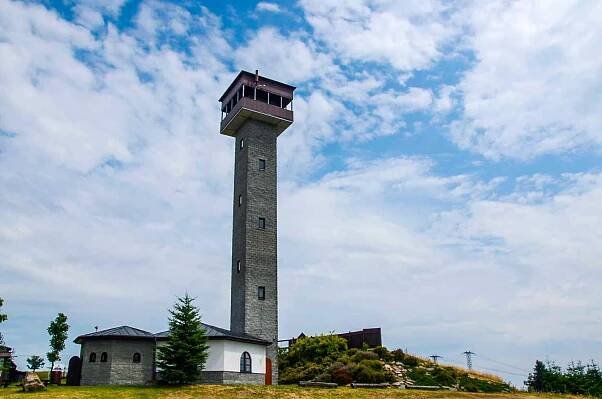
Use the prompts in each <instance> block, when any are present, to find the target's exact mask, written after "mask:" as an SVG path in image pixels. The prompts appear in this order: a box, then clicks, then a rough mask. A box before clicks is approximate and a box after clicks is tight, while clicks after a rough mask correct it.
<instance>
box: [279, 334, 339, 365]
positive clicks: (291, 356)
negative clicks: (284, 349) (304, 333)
mask: <svg viewBox="0 0 602 399" xmlns="http://www.w3.org/2000/svg"><path fill="white" fill-rule="evenodd" d="M346 351H347V341H345V340H344V339H343V338H341V337H338V336H336V335H320V336H318V337H304V338H301V339H298V340H297V341H296V342H295V343H294V344H293V345H291V346H290V348H289V349H288V353H287V355H286V357H287V360H288V362H289V364H291V365H294V364H299V363H303V362H314V363H324V362H332V361H335V360H336V359H337V358H338V357H339V356H341V355H342V354H343V353H345V352H346Z"/></svg>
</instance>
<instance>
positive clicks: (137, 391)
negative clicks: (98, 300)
mask: <svg viewBox="0 0 602 399" xmlns="http://www.w3.org/2000/svg"><path fill="white" fill-rule="evenodd" d="M0 398H6V399H33V398H36V399H41V398H48V399H50V398H52V399H159V398H161V399H272V398H274V399H276V398H279V399H313V398H316V399H339V398H340V399H377V398H379V399H380V398H391V399H397V398H399V399H439V398H452V399H453V398H459V399H460V398H464V399H478V398H486V399H558V398H562V399H577V398H583V396H570V395H551V394H548V395H544V394H528V393H517V392H513V393H499V394H491V393H489V394H484V393H469V392H448V391H437V392H430V391H414V390H404V389H393V388H390V389H352V388H347V387H341V388H336V389H319V388H300V387H298V386H293V385H288V386H282V385H281V386H270V387H268V386H249V385H242V386H232V385H230V386H224V385H195V386H189V387H180V388H169V387H112V386H105V387H64V386H63V387H50V388H49V389H48V390H47V391H45V392H37V393H31V394H25V393H23V392H21V389H20V388H16V387H11V388H6V389H2V388H0Z"/></svg>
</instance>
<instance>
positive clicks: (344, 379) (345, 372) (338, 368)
mask: <svg viewBox="0 0 602 399" xmlns="http://www.w3.org/2000/svg"><path fill="white" fill-rule="evenodd" d="M330 378H331V381H332V382H336V383H337V384H339V385H347V384H351V383H352V382H353V377H352V376H351V373H350V371H349V367H348V366H346V365H344V364H341V363H337V364H336V365H335V366H333V367H331V369H330Z"/></svg>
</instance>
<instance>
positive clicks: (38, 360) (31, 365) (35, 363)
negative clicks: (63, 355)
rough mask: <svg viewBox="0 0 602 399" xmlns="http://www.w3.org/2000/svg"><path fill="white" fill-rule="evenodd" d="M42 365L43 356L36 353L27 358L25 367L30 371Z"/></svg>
mask: <svg viewBox="0 0 602 399" xmlns="http://www.w3.org/2000/svg"><path fill="white" fill-rule="evenodd" d="M42 367H44V358H42V357H41V356H38V355H33V356H30V357H28V358H27V368H28V369H30V370H31V371H36V370H38V369H41V368H42Z"/></svg>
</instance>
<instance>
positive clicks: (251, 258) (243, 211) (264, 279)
mask: <svg viewBox="0 0 602 399" xmlns="http://www.w3.org/2000/svg"><path fill="white" fill-rule="evenodd" d="M276 138H277V132H276V129H275V128H274V126H272V125H269V124H268V123H265V122H260V121H256V120H253V119H248V120H247V121H246V122H245V123H244V124H243V125H242V126H241V127H240V129H239V130H238V132H237V134H236V152H235V168H234V204H233V205H234V223H233V233H232V285H231V295H232V301H231V324H230V328H231V330H232V331H233V332H243V333H246V334H250V335H254V336H256V337H259V338H263V339H265V340H267V341H269V342H272V345H270V346H269V347H268V348H267V356H268V357H269V358H271V359H272V365H273V367H272V370H273V372H272V381H273V383H277V381H278V364H277V356H276V351H277V340H278V283H277V281H278V267H277V219H276V216H277V191H276V167H277V165H276ZM241 140H244V146H241V144H240V143H241ZM260 159H263V160H265V161H266V163H265V170H260V167H259V165H260V163H259V162H260ZM240 195H242V203H241V204H240V205H239V196H240ZM260 217H261V218H265V229H261V228H259V218H260ZM239 260H240V261H241V270H240V272H239V271H238V269H237V263H238V261H239ZM259 286H263V287H265V300H260V299H259V298H258V287H259Z"/></svg>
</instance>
